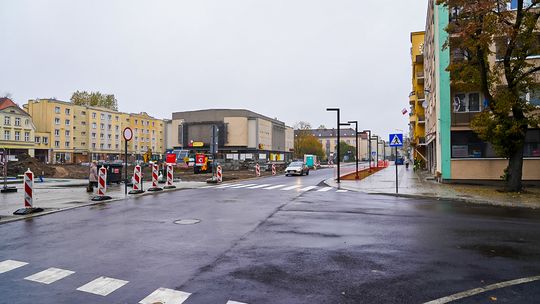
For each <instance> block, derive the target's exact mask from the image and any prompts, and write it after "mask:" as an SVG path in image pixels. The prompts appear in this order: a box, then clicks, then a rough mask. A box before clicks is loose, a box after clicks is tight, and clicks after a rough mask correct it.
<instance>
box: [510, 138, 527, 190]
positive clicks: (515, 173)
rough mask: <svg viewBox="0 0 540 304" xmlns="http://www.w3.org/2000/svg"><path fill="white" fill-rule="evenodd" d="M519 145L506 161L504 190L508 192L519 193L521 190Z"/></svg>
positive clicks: (521, 167) (521, 159)
mask: <svg viewBox="0 0 540 304" xmlns="http://www.w3.org/2000/svg"><path fill="white" fill-rule="evenodd" d="M523 146H524V145H523V144H521V145H520V146H519V147H517V150H516V152H515V153H514V154H513V155H512V156H511V157H510V158H509V159H508V167H507V169H506V170H507V174H508V176H507V180H506V190H507V191H510V192H519V191H521V190H522V189H523V184H522V182H521V181H522V175H523V148H524V147H523Z"/></svg>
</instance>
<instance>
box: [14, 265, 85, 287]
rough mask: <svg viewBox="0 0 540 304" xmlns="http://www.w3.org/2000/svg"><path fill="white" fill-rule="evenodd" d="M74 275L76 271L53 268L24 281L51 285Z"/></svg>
mask: <svg viewBox="0 0 540 304" xmlns="http://www.w3.org/2000/svg"><path fill="white" fill-rule="evenodd" d="M74 273H75V271H71V270H65V269H60V268H54V267H51V268H49V269H46V270H43V271H41V272H38V273H35V274H33V275H31V276H28V277H26V278H24V279H25V280H28V281H33V282H38V283H42V284H51V283H54V282H56V281H58V280H61V279H63V278H65V277H67V276H70V275H72V274H74Z"/></svg>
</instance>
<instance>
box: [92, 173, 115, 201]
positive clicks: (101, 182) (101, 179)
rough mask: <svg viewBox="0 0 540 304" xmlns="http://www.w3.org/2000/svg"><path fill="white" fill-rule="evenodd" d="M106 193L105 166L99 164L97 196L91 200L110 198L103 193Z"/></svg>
mask: <svg viewBox="0 0 540 304" xmlns="http://www.w3.org/2000/svg"><path fill="white" fill-rule="evenodd" d="M105 193H107V168H105V167H104V166H101V168H99V172H98V190H97V196H94V197H93V198H92V200H93V201H105V200H110V199H111V197H110V196H108V195H105Z"/></svg>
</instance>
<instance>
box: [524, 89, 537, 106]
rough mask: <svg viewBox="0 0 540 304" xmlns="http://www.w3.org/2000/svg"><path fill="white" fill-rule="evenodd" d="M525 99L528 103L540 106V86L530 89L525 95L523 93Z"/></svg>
mask: <svg viewBox="0 0 540 304" xmlns="http://www.w3.org/2000/svg"><path fill="white" fill-rule="evenodd" d="M525 100H527V101H528V102H529V103H530V104H533V105H535V106H540V88H538V87H537V88H534V89H532V90H531V91H530V92H529V93H527V95H525Z"/></svg>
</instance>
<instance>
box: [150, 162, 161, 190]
mask: <svg viewBox="0 0 540 304" xmlns="http://www.w3.org/2000/svg"><path fill="white" fill-rule="evenodd" d="M158 171H159V167H158V165H157V164H155V163H154V164H152V187H150V188H148V191H152V192H154V191H161V190H163V188H160V187H159V186H158Z"/></svg>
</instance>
